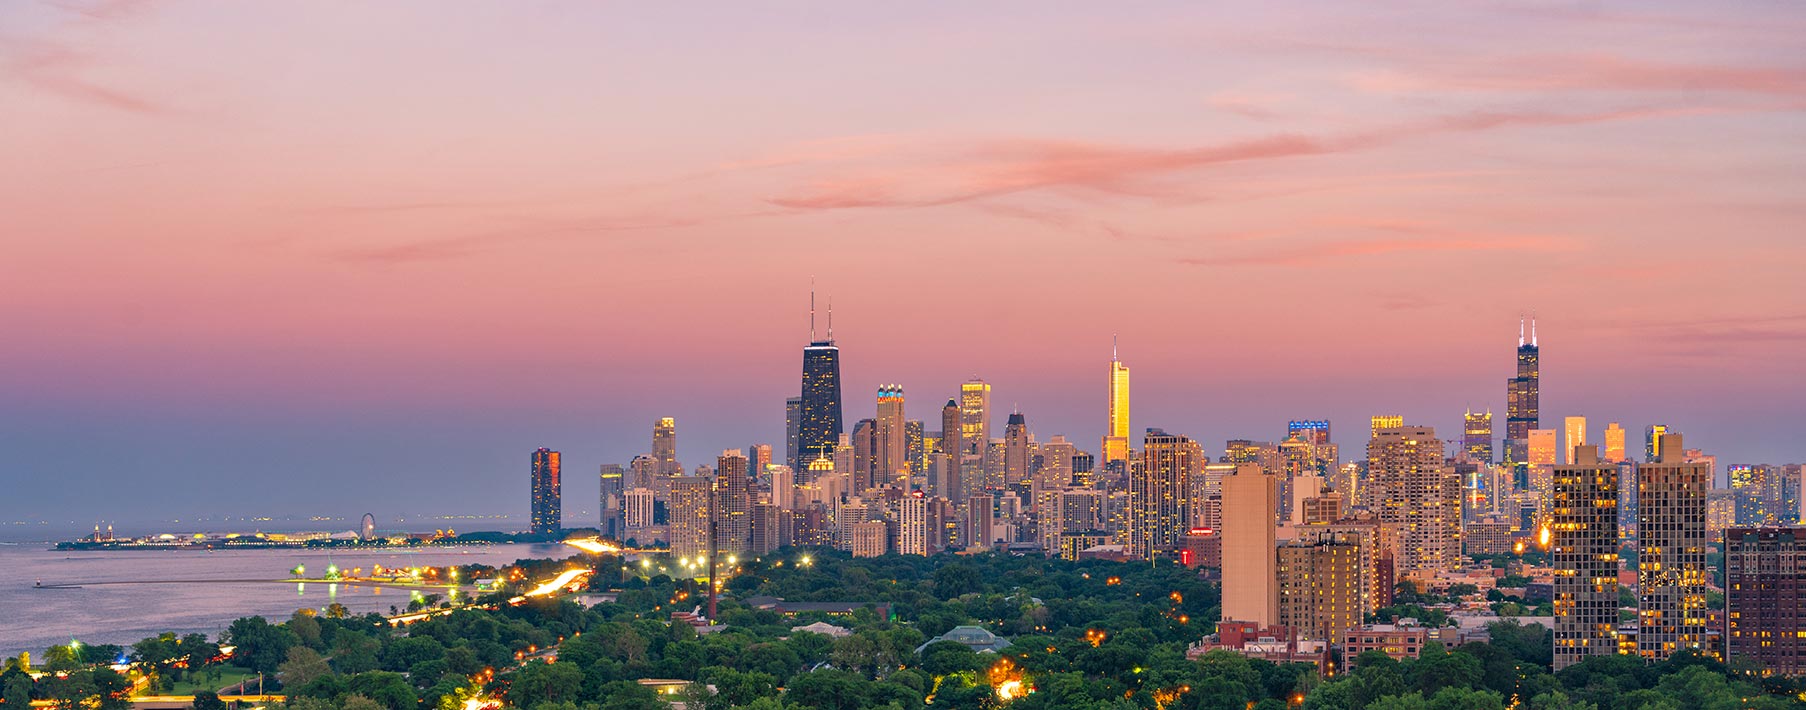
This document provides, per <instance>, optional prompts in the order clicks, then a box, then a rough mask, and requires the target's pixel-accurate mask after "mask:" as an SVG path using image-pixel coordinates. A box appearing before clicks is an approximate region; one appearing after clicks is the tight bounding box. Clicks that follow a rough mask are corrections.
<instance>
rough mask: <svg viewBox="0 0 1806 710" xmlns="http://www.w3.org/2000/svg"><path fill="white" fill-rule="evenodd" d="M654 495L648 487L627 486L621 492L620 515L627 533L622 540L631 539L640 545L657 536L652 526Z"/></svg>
mask: <svg viewBox="0 0 1806 710" xmlns="http://www.w3.org/2000/svg"><path fill="white" fill-rule="evenodd" d="M655 500H656V496H654V495H653V494H652V489H650V488H629V489H627V490H626V491H624V492H622V493H621V501H622V510H621V517H622V518H623V519H624V520H625V521H626V524H627V533H626V537H623V538H622V539H623V540H633V541H635V542H637V543H639V544H641V545H650V544H652V542H653V538H655V537H657V535H656V533H655V531H654V530H653V528H654V527H655V524H654V522H653V509H654V506H655V503H654V501H655Z"/></svg>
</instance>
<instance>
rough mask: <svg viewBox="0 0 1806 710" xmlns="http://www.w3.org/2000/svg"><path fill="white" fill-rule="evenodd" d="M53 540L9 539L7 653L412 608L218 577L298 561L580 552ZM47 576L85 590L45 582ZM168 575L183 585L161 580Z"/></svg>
mask: <svg viewBox="0 0 1806 710" xmlns="http://www.w3.org/2000/svg"><path fill="white" fill-rule="evenodd" d="M46 547H48V546H47V545H44V544H41V543H40V544H35V545H33V544H24V545H10V544H0V658H5V657H8V656H16V655H18V654H19V652H21V651H30V652H31V653H32V655H33V656H36V657H42V655H43V653H44V649H45V648H46V647H49V646H51V645H53V644H63V643H68V642H69V640H70V639H78V640H80V641H82V642H83V643H117V644H122V645H129V644H131V643H134V642H136V641H138V640H140V639H143V638H145V637H147V636H155V635H157V634H160V633H163V632H165V631H173V632H176V633H177V634H184V633H194V632H201V633H205V634H207V635H208V636H209V637H217V635H218V634H219V632H220V631H221V630H222V629H224V628H226V626H228V625H230V624H231V623H232V620H233V619H237V618H239V617H241V616H263V617H265V618H267V619H270V620H271V621H280V620H283V619H286V618H288V617H289V615H290V614H293V613H294V612H295V610H296V609H301V608H312V609H324V608H325V607H326V605H328V604H331V603H333V602H338V603H340V604H344V605H345V606H346V607H348V608H350V609H351V611H352V612H354V613H359V614H362V613H366V612H371V611H380V612H384V613H386V612H388V610H389V607H390V606H398V607H406V606H407V603H408V598H409V592H408V591H407V590H403V589H380V588H372V587H363V586H351V585H327V584H319V583H315V584H306V585H296V584H288V583H269V582H242V581H241V582H233V581H219V580H274V579H282V578H284V577H287V576H288V571H289V570H291V569H294V568H295V566H296V565H306V566H307V568H308V571H309V572H310V573H312V574H318V573H319V572H320V571H323V570H325V569H326V565H327V564H329V563H330V564H337V565H338V566H339V567H340V568H342V569H351V568H354V567H362V568H364V569H370V568H372V567H374V566H375V565H382V566H384V567H416V566H419V567H428V566H430V567H442V566H446V565H460V564H486V565H492V566H498V567H499V566H501V565H504V564H508V563H511V562H514V561H515V560H518V559H524V558H534V557H542V558H543V557H557V558H563V557H569V556H570V555H571V554H572V553H573V552H574V551H573V550H571V549H570V548H568V547H565V546H562V545H472V546H468V547H435V548H428V549H414V550H408V549H397V550H358V551H349V552H345V551H334V552H333V553H331V554H330V556H329V555H328V554H327V553H326V552H314V551H303V550H217V551H211V552H209V551H198V550H157V551H148V550H135V551H103V552H73V551H70V552H61V551H52V550H46V549H45V548H46ZM38 580H43V583H44V584H46V585H50V584H58V585H62V584H68V585H81V586H82V588H80V589H40V588H37V587H36V586H35V584H36V583H37V581H38ZM168 580H178V581H179V583H160V582H164V581H168ZM209 580H211V581H209ZM101 583H111V584H101Z"/></svg>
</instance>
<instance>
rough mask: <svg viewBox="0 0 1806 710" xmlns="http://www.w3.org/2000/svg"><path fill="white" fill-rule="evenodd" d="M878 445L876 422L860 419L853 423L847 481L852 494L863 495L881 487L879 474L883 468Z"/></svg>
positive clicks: (881, 479) (874, 420)
mask: <svg viewBox="0 0 1806 710" xmlns="http://www.w3.org/2000/svg"><path fill="white" fill-rule="evenodd" d="M879 445H880V442H879V438H878V420H876V419H861V420H859V421H857V422H854V423H853V472H852V478H851V480H849V481H848V483H849V484H850V485H852V487H853V490H852V492H853V493H855V494H859V495H864V494H865V492H866V491H868V490H871V489H873V488H876V487H878V486H880V485H883V477H882V476H881V475H880V474H879V470H880V469H881V468H882V467H883V466H882V464H881V462H880V461H879V459H878V456H879V455H880V453H881V452H879V451H878V447H879Z"/></svg>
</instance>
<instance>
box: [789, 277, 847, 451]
mask: <svg viewBox="0 0 1806 710" xmlns="http://www.w3.org/2000/svg"><path fill="white" fill-rule="evenodd" d="M799 399H800V400H802V401H801V402H800V403H799V410H798V411H799V416H800V418H799V421H798V424H797V446H798V449H799V452H800V453H799V455H800V457H801V458H802V459H803V460H805V461H813V460H815V459H816V458H817V457H820V456H833V455H834V446H835V444H836V443H837V442H839V440H840V434H841V413H840V408H841V399H840V347H839V346H836V345H835V344H834V308H833V306H832V305H830V306H829V307H828V338H827V339H826V340H816V339H815V294H814V293H811V294H809V346H808V347H806V348H803V390H802V393H801V396H800V397H799Z"/></svg>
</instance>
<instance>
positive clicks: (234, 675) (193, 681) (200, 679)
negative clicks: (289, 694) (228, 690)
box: [162, 666, 257, 695]
mask: <svg viewBox="0 0 1806 710" xmlns="http://www.w3.org/2000/svg"><path fill="white" fill-rule="evenodd" d="M256 677H257V672H256V671H252V670H249V669H245V668H239V667H238V666H222V667H221V668H220V674H219V679H218V680H214V679H212V678H209V677H207V674H206V672H205V671H201V672H198V673H188V674H186V675H183V676H182V680H180V681H178V682H176V683H174V684H172V685H171V686H170V687H169V689H168V690H165V691H162V693H163V694H166V695H194V694H195V693H196V692H198V691H202V690H219V689H220V688H224V687H226V686H228V685H236V684H237V683H238V682H239V681H242V680H245V679H247V678H252V679H255V678H256ZM252 685H253V686H255V685H256V683H255V681H253V683H252ZM252 689H253V690H255V689H256V688H255V687H253V688H252Z"/></svg>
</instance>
